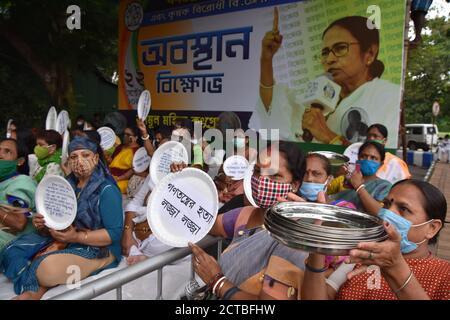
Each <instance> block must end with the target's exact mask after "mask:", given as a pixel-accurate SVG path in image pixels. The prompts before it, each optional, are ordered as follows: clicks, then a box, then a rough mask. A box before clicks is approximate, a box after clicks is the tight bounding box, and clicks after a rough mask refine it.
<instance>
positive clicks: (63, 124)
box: [56, 110, 70, 135]
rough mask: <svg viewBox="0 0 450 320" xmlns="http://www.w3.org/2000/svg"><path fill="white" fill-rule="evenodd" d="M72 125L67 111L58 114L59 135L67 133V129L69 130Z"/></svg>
mask: <svg viewBox="0 0 450 320" xmlns="http://www.w3.org/2000/svg"><path fill="white" fill-rule="evenodd" d="M69 123H70V117H69V113H68V112H67V111H66V110H62V111H61V112H60V113H59V114H58V118H57V119H56V131H58V132H59V134H61V135H62V134H64V132H66V130H67V128H69V126H70V125H69Z"/></svg>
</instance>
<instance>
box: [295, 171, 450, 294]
mask: <svg viewBox="0 0 450 320" xmlns="http://www.w3.org/2000/svg"><path fill="white" fill-rule="evenodd" d="M446 212H447V202H446V200H445V197H444V195H443V194H442V193H441V192H440V191H439V190H438V189H437V188H436V187H434V186H433V185H431V184H429V183H427V182H425V181H419V180H410V179H407V180H402V181H399V182H397V183H396V184H394V186H393V187H392V189H391V190H390V192H389V195H388V196H387V197H386V200H385V203H384V208H382V209H381V210H380V211H379V212H378V217H380V218H381V219H383V220H384V226H385V229H386V232H387V234H388V235H389V238H388V239H387V240H385V241H383V242H363V243H360V244H358V247H357V248H355V249H353V250H351V251H350V257H348V258H347V261H346V263H356V268H355V269H354V270H353V271H352V272H351V273H350V275H348V276H347V277H346V278H345V277H344V279H343V283H342V284H340V287H336V288H335V290H333V291H330V290H328V288H327V281H326V279H325V276H324V272H325V271H326V270H327V269H326V268H325V267H324V263H325V257H324V256H323V255H320V254H316V253H311V254H310V255H309V258H308V262H307V263H306V272H305V276H304V278H303V287H302V298H303V299H320V300H327V299H339V300H349V299H350V300H397V299H398V300H429V299H432V300H449V299H450V263H449V262H448V261H445V260H442V259H439V258H437V257H435V256H433V254H432V253H431V252H430V248H429V244H431V243H433V242H435V241H436V238H437V235H438V233H439V231H440V230H441V228H442V226H443V224H444V222H445V216H446ZM367 266H370V267H369V268H367ZM347 279H348V280H347ZM345 280H346V281H345Z"/></svg>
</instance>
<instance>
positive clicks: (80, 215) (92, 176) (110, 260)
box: [2, 137, 123, 299]
mask: <svg viewBox="0 0 450 320" xmlns="http://www.w3.org/2000/svg"><path fill="white" fill-rule="evenodd" d="M69 166H70V168H71V170H72V174H71V175H70V176H68V177H67V180H68V181H69V183H70V184H71V185H72V188H73V189H74V191H75V194H76V197H77V214H76V218H75V221H74V222H73V224H72V225H71V226H70V227H69V228H67V229H65V230H60V231H59V230H53V229H48V228H47V227H46V226H45V221H44V217H43V215H41V214H36V215H35V216H34V217H33V223H34V225H35V227H36V228H37V229H38V231H39V233H32V234H29V235H26V236H23V237H20V238H18V239H17V240H15V241H14V242H12V243H11V244H10V245H9V246H8V247H7V248H6V249H5V254H4V259H3V262H2V267H3V269H4V274H5V276H7V277H8V278H9V279H11V280H12V281H13V282H14V290H15V292H16V293H17V294H18V295H19V296H18V297H17V298H18V299H40V298H41V297H42V296H43V295H44V293H45V292H46V291H47V290H48V288H51V287H54V286H57V285H60V284H65V283H67V279H68V277H70V276H71V274H70V273H67V270H68V267H69V266H77V267H79V272H80V273H79V274H80V280H82V279H84V278H86V277H88V276H90V275H92V274H96V273H98V272H100V271H102V270H103V269H106V268H113V267H115V266H117V265H118V263H119V261H120V259H121V248H120V238H121V234H122V229H123V214H122V196H121V194H120V191H119V189H118V188H117V185H116V183H115V181H114V180H113V178H112V177H111V176H110V175H109V173H108V171H107V169H106V167H105V166H104V165H103V163H102V162H100V161H99V154H98V145H97V143H95V142H94V141H92V140H90V139H88V138H86V137H75V138H74V139H73V141H72V142H71V143H70V145H69ZM54 242H58V243H62V247H63V248H64V249H61V250H56V251H52V252H44V253H42V249H45V248H46V247H47V246H48V245H50V244H53V243H54ZM37 253H40V254H38V255H37V256H36V254H37Z"/></svg>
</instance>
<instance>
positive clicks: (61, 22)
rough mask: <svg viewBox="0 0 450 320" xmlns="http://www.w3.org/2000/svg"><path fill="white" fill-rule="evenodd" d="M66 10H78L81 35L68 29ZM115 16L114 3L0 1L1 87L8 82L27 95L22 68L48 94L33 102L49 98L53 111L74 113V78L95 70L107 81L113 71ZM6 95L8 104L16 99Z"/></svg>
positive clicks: (101, 0)
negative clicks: (61, 108) (20, 71)
mask: <svg viewBox="0 0 450 320" xmlns="http://www.w3.org/2000/svg"><path fill="white" fill-rule="evenodd" d="M70 5H78V6H79V7H80V9H81V29H80V30H77V29H74V30H69V28H68V27H67V20H68V19H69V17H70V15H71V13H67V7H68V6H70ZM117 12H118V1H105V0H58V1H54V0H46V1H34V0H14V1H11V0H0V65H2V64H8V67H6V68H2V69H0V72H3V73H4V74H3V76H4V78H2V79H1V80H0V81H1V82H0V83H3V82H5V78H9V79H10V81H11V83H15V84H16V86H18V87H19V89H20V90H19V92H20V91H21V92H22V93H25V94H26V95H28V94H29V88H27V87H25V86H24V84H23V82H22V80H23V79H22V78H23V76H24V75H23V74H18V72H17V71H18V70H19V69H21V70H22V71H23V72H25V73H26V75H27V76H29V77H35V78H36V79H37V80H38V81H39V82H40V85H41V88H44V91H46V94H42V93H41V94H40V97H36V98H37V100H36V101H33V102H34V103H39V102H40V101H41V100H42V99H45V98H47V99H48V100H49V101H50V103H51V104H53V105H55V106H59V107H65V108H68V109H69V110H71V111H76V100H75V95H74V92H73V76H74V74H75V73H76V72H79V71H92V70H94V68H95V69H97V70H99V71H101V72H103V73H104V74H105V75H106V76H107V77H109V78H111V75H112V74H113V71H114V70H116V66H117ZM23 65H27V66H28V68H26V67H24V66H23ZM19 66H20V67H22V68H20V67H19ZM6 74H7V75H6ZM3 88H5V87H3V86H2V90H3ZM5 94H6V95H9V98H8V99H10V100H12V101H11V103H12V104H11V105H14V101H15V102H16V104H17V101H18V100H20V95H14V94H15V92H8V91H5ZM45 96H47V97H45ZM29 107H32V106H29ZM47 108H48V106H47Z"/></svg>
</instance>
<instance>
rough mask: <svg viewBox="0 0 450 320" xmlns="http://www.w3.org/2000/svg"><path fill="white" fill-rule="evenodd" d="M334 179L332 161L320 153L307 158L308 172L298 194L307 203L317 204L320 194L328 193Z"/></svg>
mask: <svg viewBox="0 0 450 320" xmlns="http://www.w3.org/2000/svg"><path fill="white" fill-rule="evenodd" d="M332 179H333V176H332V175H331V165H330V161H329V160H328V159H327V158H326V157H325V156H323V155H321V154H318V153H310V154H308V156H307V157H306V171H305V175H304V177H303V182H302V184H301V186H300V189H299V192H298V194H299V195H300V196H301V197H302V198H303V199H305V200H306V201H311V202H315V201H317V196H318V194H319V192H321V191H326V190H327V186H328V183H329V182H330V181H331V180H332Z"/></svg>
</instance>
